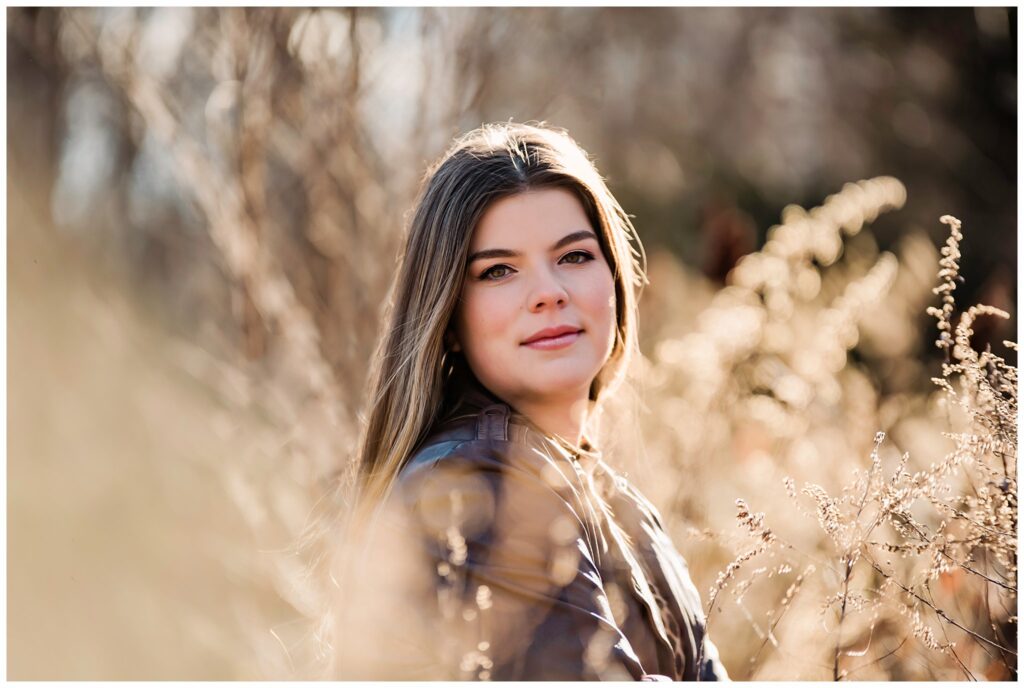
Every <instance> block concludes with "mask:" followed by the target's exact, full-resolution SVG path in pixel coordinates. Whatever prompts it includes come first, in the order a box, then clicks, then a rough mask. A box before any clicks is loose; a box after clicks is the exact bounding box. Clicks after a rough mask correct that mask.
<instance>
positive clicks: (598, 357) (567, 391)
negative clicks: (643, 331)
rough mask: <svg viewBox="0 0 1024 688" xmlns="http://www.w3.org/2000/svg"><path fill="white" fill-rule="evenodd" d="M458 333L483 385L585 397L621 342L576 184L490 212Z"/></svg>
mask: <svg viewBox="0 0 1024 688" xmlns="http://www.w3.org/2000/svg"><path fill="white" fill-rule="evenodd" d="M453 333H454V336H455V347H454V348H455V349H456V350H461V351H462V353H463V355H464V356H465V357H466V360H467V362H468V363H469V367H470V368H471V369H472V371H473V373H474V374H475V375H476V377H477V378H478V379H479V380H480V382H481V383H483V385H484V386H485V387H487V388H488V389H489V390H490V391H491V392H493V393H494V394H496V395H498V396H499V397H500V398H501V399H503V400H504V401H506V402H508V403H510V404H512V405H513V406H517V405H519V404H520V403H522V402H527V403H528V404H538V403H541V404H546V403H551V402H553V401H557V400H560V399H562V398H564V399H566V400H568V401H578V400H580V399H581V398H582V399H584V400H585V399H586V398H587V395H588V394H589V390H590V384H591V382H592V381H593V380H594V378H595V377H596V376H597V373H598V372H599V371H600V370H601V367H602V366H603V365H604V363H605V361H607V360H608V356H609V355H610V353H611V351H612V346H613V344H614V341H615V284H614V281H613V279H612V273H611V269H610V268H609V266H608V262H607V261H606V260H605V259H604V255H603V254H602V253H601V246H600V244H599V243H598V240H597V235H596V234H595V233H594V230H593V228H592V227H591V226H590V222H589V220H588V219H587V215H586V212H585V211H584V210H583V206H582V204H581V203H580V201H579V200H578V199H577V197H576V196H575V195H574V194H573V193H572V192H571V191H568V190H566V189H560V188H548V189H539V190H535V191H527V192H524V193H520V194H516V195H514V196H509V197H506V198H503V199H501V200H498V201H496V202H494V203H493V204H492V205H491V206H490V207H489V208H488V209H487V210H486V211H485V213H484V215H483V217H482V218H481V220H480V223H479V224H478V225H477V227H476V230H475V231H474V233H473V238H472V241H471V242H470V249H469V263H468V266H467V268H466V274H465V277H464V280H463V287H462V296H461V299H460V301H459V304H458V306H457V308H456V312H455V317H454V321H453Z"/></svg>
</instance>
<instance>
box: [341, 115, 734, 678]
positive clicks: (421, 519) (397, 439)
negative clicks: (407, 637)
mask: <svg viewBox="0 0 1024 688" xmlns="http://www.w3.org/2000/svg"><path fill="white" fill-rule="evenodd" d="M631 241H632V242H636V246H637V248H638V249H639V241H638V240H637V238H636V236H635V232H634V230H633V227H632V225H631V224H630V222H629V219H628V218H627V216H626V215H625V213H624V212H623V210H622V208H621V207H620V206H619V204H618V203H617V202H616V201H615V199H614V198H613V197H612V195H611V193H610V192H609V191H608V189H607V187H606V186H605V184H604V182H603V180H602V179H601V177H600V175H599V174H598V172H597V170H596V169H595V168H594V166H593V164H592V163H591V162H590V160H589V159H588V157H587V155H586V154H585V153H584V152H583V151H582V150H581V149H580V148H579V147H578V146H577V144H576V143H575V142H574V141H573V140H572V139H571V138H570V137H569V136H568V135H567V134H566V133H565V132H563V131H559V130H556V129H552V128H548V127H546V126H530V125H521V124H497V125H488V126H484V127H482V128H481V129H479V130H476V131H473V132H471V133H470V134H468V135H466V136H464V137H463V138H461V139H459V140H458V141H456V142H455V144H454V145H453V146H452V148H451V149H450V150H449V151H448V152H447V153H446V154H445V155H444V156H442V158H441V159H440V160H439V161H438V162H437V163H436V164H435V166H434V167H433V168H432V170H431V171H430V172H429V173H428V176H427V180H426V182H425V184H424V187H423V190H422V192H421V198H420V199H419V202H418V205H417V208H416V211H415V214H414V216H413V218H412V222H411V226H410V229H409V235H408V240H407V243H406V246H405V251H404V255H403V256H402V259H401V263H400V265H399V267H398V272H397V278H396V283H395V291H394V292H393V301H392V304H391V307H390V313H389V320H388V325H387V329H386V332H385V335H384V338H383V340H382V342H381V345H380V348H379V350H378V352H377V355H376V358H375V362H374V367H373V369H372V371H371V376H370V380H371V382H370V385H371V397H370V406H369V413H368V417H367V419H366V421H367V422H366V428H365V434H364V437H363V439H362V443H361V449H360V452H361V453H360V466H359V468H360V484H361V489H362V501H363V503H364V504H366V505H370V506H373V505H379V504H383V503H385V501H387V502H389V503H398V504H401V505H402V508H403V511H404V513H406V514H407V515H408V517H409V518H410V519H411V520H410V521H409V522H408V524H409V528H410V529H411V532H412V533H413V535H414V538H415V542H416V546H415V547H414V548H413V549H414V550H416V551H417V552H420V553H422V554H423V555H424V559H422V560H419V561H420V563H419V564H416V563H413V564H411V565H412V566H414V567H415V566H421V567H422V570H423V571H425V572H429V575H430V579H431V580H430V590H431V591H432V595H431V597H432V598H433V599H432V600H431V604H430V605H428V606H427V607H426V610H427V611H426V613H427V614H429V615H431V616H432V618H434V619H435V620H436V621H437V624H438V625H437V627H436V628H437V630H436V635H437V637H438V638H442V639H443V641H439V642H440V644H441V645H445V646H446V647H447V648H448V653H447V654H446V655H445V656H450V657H451V658H452V662H453V663H454V664H453V665H452V666H450V667H448V668H449V669H450V675H451V676H456V677H462V678H474V679H496V680H517V679H518V680H522V679H545V680H581V679H609V678H610V679H630V678H632V679H637V680H640V679H647V680H651V679H656V678H666V677H667V678H669V679H674V680H692V679H699V680H715V679H725V678H727V675H726V672H725V669H724V668H723V667H722V665H721V663H720V661H719V659H718V653H717V651H716V649H715V647H714V645H713V644H712V643H711V642H710V640H709V639H707V638H705V637H704V629H703V624H702V618H703V617H702V612H701V602H700V597H699V595H698V593H697V591H696V589H695V587H694V586H693V584H692V582H691V581H690V578H689V574H688V572H687V567H686V563H685V562H684V561H683V559H682V557H681V556H680V554H679V553H678V552H677V550H676V549H675V548H674V546H673V545H672V543H671V541H670V540H669V538H668V536H667V535H666V534H665V531H664V530H663V527H662V523H661V520H660V517H659V515H658V513H657V511H656V510H655V508H654V507H653V506H652V505H651V504H650V503H649V502H648V501H647V500H646V499H645V498H644V497H643V496H641V495H640V493H639V492H638V491H637V490H636V488H634V487H633V486H632V485H630V484H629V483H628V482H627V481H626V480H625V479H624V478H623V477H622V476H620V475H619V474H617V473H616V472H615V470H614V469H613V468H612V467H611V466H610V465H609V464H608V463H606V462H605V459H604V457H603V456H602V454H601V452H600V450H599V448H598V443H597V438H598V435H597V428H596V419H597V417H598V413H599V411H600V409H601V407H602V403H603V402H604V401H605V400H606V399H607V398H608V396H609V395H611V394H613V393H614V390H615V389H616V386H617V385H618V384H619V383H620V382H621V381H622V378H623V376H624V373H625V371H626V368H627V366H628V365H629V361H630V358H631V356H632V355H633V353H634V352H635V351H636V349H637V334H636V326H637V325H636V323H637V315H636V298H637V292H638V290H639V287H640V285H641V280H642V278H643V273H642V268H641V266H640V265H639V264H638V260H637V259H638V257H639V256H641V255H642V254H641V253H639V252H635V251H634V250H633V249H632V247H631ZM413 561H414V562H415V561H417V560H415V559H414V560H413ZM404 565H409V564H404ZM407 613H408V614H414V613H417V611H416V610H412V609H409V610H407ZM418 613H423V609H421V610H419V612H418ZM392 623H394V624H396V625H401V624H402V623H403V622H402V620H401V619H395V620H393V622H392ZM340 671H341V672H342V673H344V670H343V669H340ZM434 678H441V676H435V677H434Z"/></svg>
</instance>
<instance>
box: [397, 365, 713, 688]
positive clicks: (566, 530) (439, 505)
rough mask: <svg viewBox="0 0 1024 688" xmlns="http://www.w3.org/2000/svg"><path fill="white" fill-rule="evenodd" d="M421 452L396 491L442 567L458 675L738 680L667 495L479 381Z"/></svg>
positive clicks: (443, 601) (443, 609)
mask: <svg viewBox="0 0 1024 688" xmlns="http://www.w3.org/2000/svg"><path fill="white" fill-rule="evenodd" d="M446 415H447V417H446V418H444V419H443V420H442V421H441V422H439V423H438V424H436V426H435V427H434V429H433V431H432V432H431V433H430V435H429V437H428V438H427V439H426V441H425V442H423V443H422V444H421V446H420V448H419V449H418V450H417V451H416V452H415V454H414V455H413V456H412V457H411V459H410V460H409V462H408V463H407V464H406V466H405V467H404V468H403V470H402V471H401V473H400V475H399V478H398V481H397V483H396V493H395V494H396V495H397V496H398V497H399V499H400V501H401V503H403V504H404V505H405V507H406V508H407V509H408V513H409V514H410V515H411V516H412V523H413V528H414V529H415V530H416V531H417V534H418V538H417V539H418V541H419V542H422V543H423V546H424V550H425V553H426V555H427V557H428V558H429V560H430V565H431V566H432V567H433V568H434V569H436V576H435V578H434V582H435V584H436V592H437V599H438V607H437V609H436V612H437V614H438V615H439V619H441V620H442V622H443V624H442V625H441V626H440V627H439V633H444V634H446V637H447V638H452V639H455V640H453V641H452V643H454V644H456V645H458V644H460V643H461V645H460V647H459V648H457V649H456V650H455V652H454V653H453V658H452V661H453V662H454V663H456V664H458V665H459V667H458V669H457V670H456V669H454V667H453V670H452V676H453V677H459V678H467V679H492V680H552V681H566V680H568V681H574V680H591V679H602V680H630V679H634V680H642V679H644V678H648V679H649V678H650V677H651V675H661V676H663V677H668V678H671V679H673V680H695V679H697V674H698V667H697V664H696V663H697V656H698V647H699V644H700V643H701V642H702V641H703V642H704V649H703V655H702V656H703V661H702V666H701V667H700V668H699V673H700V680H704V681H711V680H722V679H728V675H727V673H726V671H725V668H724V667H723V666H722V664H721V662H720V660H719V657H718V651H717V650H716V648H715V646H714V645H713V644H712V643H711V641H710V639H709V638H705V637H704V628H703V623H702V618H703V616H702V612H701V602H700V596H699V594H698V593H697V590H696V588H695V587H694V585H693V583H692V581H691V580H690V576H689V573H688V571H687V566H686V562H685V561H684V560H683V558H682V556H681V555H680V554H679V552H678V551H677V550H676V548H675V547H674V546H673V544H672V542H671V541H670V540H669V538H668V536H667V535H666V533H665V531H664V528H663V527H662V523H661V519H660V517H659V514H658V513H657V510H656V509H655V508H654V506H653V505H652V504H651V503H650V502H649V501H647V499H645V498H644V497H643V496H642V495H641V494H640V493H639V492H638V491H637V490H636V488H634V487H633V486H631V485H630V484H629V483H628V482H627V481H626V480H625V479H624V478H623V477H622V476H621V475H618V474H616V473H615V472H614V471H613V470H612V469H611V468H610V467H609V466H608V465H607V464H606V463H605V462H604V461H603V460H602V458H601V456H600V454H599V453H597V452H591V451H573V449H572V448H571V447H569V446H568V445H564V444H563V443H561V442H560V441H558V440H556V439H554V438H552V437H549V436H546V435H545V434H544V433H543V432H541V431H540V430H539V428H537V427H536V426H534V425H533V424H532V423H530V421H529V420H528V419H526V418H525V417H523V416H521V415H518V414H517V413H515V412H514V411H513V410H512V409H510V407H509V406H508V405H507V404H504V403H502V402H501V401H500V400H498V399H497V398H496V397H494V396H492V395H491V394H490V393H489V392H488V391H487V390H485V389H484V388H483V387H482V386H480V385H479V383H476V384H475V385H472V386H470V387H469V388H468V389H467V390H465V391H464V392H463V394H462V395H461V397H460V399H459V401H458V403H457V404H455V405H454V406H453V408H452V409H451V410H450V411H449V412H448V413H447V414H446Z"/></svg>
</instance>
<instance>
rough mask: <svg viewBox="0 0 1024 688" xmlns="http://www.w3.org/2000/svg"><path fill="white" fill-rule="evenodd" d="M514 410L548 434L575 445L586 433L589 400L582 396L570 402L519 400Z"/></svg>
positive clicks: (581, 440)
mask: <svg viewBox="0 0 1024 688" xmlns="http://www.w3.org/2000/svg"><path fill="white" fill-rule="evenodd" d="M516 410H517V411H518V412H519V413H521V414H523V415H524V416H526V417H527V418H529V419H530V421H531V422H532V423H533V424H534V425H536V426H537V427H539V428H540V429H541V430H543V431H544V432H545V433H547V434H549V435H557V436H558V437H561V438H562V439H563V440H566V441H567V442H569V443H570V444H572V445H573V446H575V447H578V446H580V444H581V443H582V442H583V439H584V437H585V436H586V434H587V432H586V431H587V420H588V418H589V412H590V402H589V400H588V399H586V398H583V399H579V400H577V401H572V402H568V403H565V402H559V403H551V402H549V403H531V402H528V401H521V402H520V403H519V404H517V405H516Z"/></svg>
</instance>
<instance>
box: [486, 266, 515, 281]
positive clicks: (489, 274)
mask: <svg viewBox="0 0 1024 688" xmlns="http://www.w3.org/2000/svg"><path fill="white" fill-rule="evenodd" d="M511 274H512V268H510V267H509V266H507V265H492V266H491V267H489V268H487V269H486V270H484V271H483V273H481V275H480V279H482V280H498V279H501V278H502V277H508V276H509V275H511Z"/></svg>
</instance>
